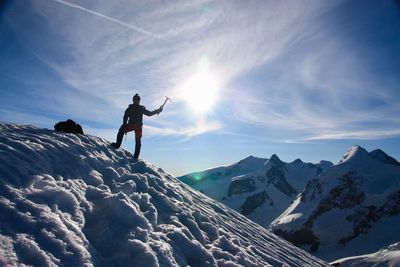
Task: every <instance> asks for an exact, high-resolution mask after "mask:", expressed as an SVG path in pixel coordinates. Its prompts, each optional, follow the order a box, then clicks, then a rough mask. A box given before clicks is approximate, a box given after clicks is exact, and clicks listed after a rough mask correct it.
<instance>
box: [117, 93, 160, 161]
mask: <svg viewBox="0 0 400 267" xmlns="http://www.w3.org/2000/svg"><path fill="white" fill-rule="evenodd" d="M132 100H133V104H130V105H129V106H128V108H127V109H126V110H125V113H124V119H123V123H122V125H121V127H120V128H119V131H118V134H117V141H116V142H115V143H112V144H111V145H112V146H113V147H114V148H117V149H118V148H119V147H120V146H121V143H122V139H123V137H124V134H125V133H128V132H131V131H135V153H134V155H133V157H134V158H135V159H138V158H139V154H140V148H141V146H142V143H141V139H142V126H143V114H144V115H146V116H153V115H155V114H159V113H160V112H162V111H163V107H162V106H161V107H160V108H158V109H156V110H153V111H148V110H147V109H146V108H145V107H144V106H141V105H139V103H140V96H139V95H138V94H135V95H134V96H133V98H132Z"/></svg>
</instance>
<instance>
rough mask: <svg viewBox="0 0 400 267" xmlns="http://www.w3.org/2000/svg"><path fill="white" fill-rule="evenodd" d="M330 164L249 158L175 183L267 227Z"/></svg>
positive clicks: (276, 157)
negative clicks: (186, 185) (191, 188)
mask: <svg viewBox="0 0 400 267" xmlns="http://www.w3.org/2000/svg"><path fill="white" fill-rule="evenodd" d="M332 165H333V164H332V163H331V162H328V161H321V162H320V163H318V164H312V163H304V162H302V161H301V160H300V159H297V160H295V161H293V162H291V163H285V162H283V161H281V160H280V159H279V157H278V156H277V155H275V154H274V155H272V156H271V157H270V158H269V159H266V158H257V157H253V156H250V157H248V158H245V159H243V160H241V161H239V162H237V163H235V164H232V165H229V166H225V167H218V168H213V169H209V170H206V171H202V172H195V173H191V174H188V175H185V176H181V177H179V179H180V180H181V181H183V182H185V183H187V184H189V185H191V186H192V187H194V188H195V189H197V190H199V191H201V192H203V193H204V194H206V195H207V196H209V197H212V198H214V199H216V200H218V201H220V202H222V203H224V204H225V205H227V206H228V207H230V208H232V209H234V210H236V211H238V212H240V213H242V214H243V215H245V216H246V217H248V218H250V219H251V220H253V221H254V222H256V223H258V224H260V225H262V226H264V227H267V226H268V225H269V224H270V223H271V222H272V221H273V220H274V219H276V218H277V217H278V216H279V215H280V214H281V213H282V212H284V211H285V210H286V209H287V207H288V206H289V205H290V204H291V202H292V201H293V200H294V199H295V198H296V196H297V195H298V194H299V193H300V192H301V191H302V190H303V189H304V187H305V186H306V184H307V183H308V181H309V180H311V179H315V178H317V177H318V175H319V174H321V173H322V172H323V171H324V170H325V169H327V168H329V167H330V166H332Z"/></svg>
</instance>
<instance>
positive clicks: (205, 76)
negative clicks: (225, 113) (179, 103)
mask: <svg viewBox="0 0 400 267" xmlns="http://www.w3.org/2000/svg"><path fill="white" fill-rule="evenodd" d="M218 91H219V85H218V81H217V79H216V78H215V77H214V75H213V74H212V73H210V71H209V70H208V64H207V63H203V64H200V67H199V70H198V72H197V73H196V74H194V75H193V76H192V77H190V78H189V79H188V80H187V81H186V82H185V83H184V85H183V86H182V87H181V89H180V96H181V99H182V100H183V101H185V103H186V104H187V105H188V106H189V107H190V109H191V110H193V111H194V112H195V113H197V114H205V113H208V112H210V111H211V110H212V109H213V107H214V104H215V103H216V102H217V99H218Z"/></svg>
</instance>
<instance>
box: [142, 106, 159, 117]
mask: <svg viewBox="0 0 400 267" xmlns="http://www.w3.org/2000/svg"><path fill="white" fill-rule="evenodd" d="M161 111H162V108H161V107H160V108H158V109H155V110H153V111H149V110H147V109H146V108H143V114H144V115H146V116H153V115H155V114H159V113H160V112H161Z"/></svg>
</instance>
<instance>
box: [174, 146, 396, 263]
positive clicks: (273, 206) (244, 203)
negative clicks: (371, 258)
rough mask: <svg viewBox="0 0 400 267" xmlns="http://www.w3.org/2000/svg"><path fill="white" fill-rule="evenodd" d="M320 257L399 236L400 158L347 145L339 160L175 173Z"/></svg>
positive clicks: (368, 249) (355, 251) (256, 162)
mask: <svg viewBox="0 0 400 267" xmlns="http://www.w3.org/2000/svg"><path fill="white" fill-rule="evenodd" d="M180 179H181V180H182V181H184V182H185V183H188V184H190V185H191V186H192V187H194V188H196V189H198V190H200V191H202V192H203V193H204V194H206V195H208V196H210V197H213V198H214V199H216V200H218V201H221V202H222V203H224V204H225V205H227V206H229V207H231V208H233V209H235V210H236V211H238V212H240V213H242V214H244V215H246V216H247V217H248V218H250V219H252V220H253V221H255V222H257V223H259V224H261V225H262V226H264V227H266V228H268V229H270V230H272V231H273V232H274V233H275V234H277V235H279V236H282V237H284V238H285V239H287V240H288V241H290V242H292V243H293V244H295V245H297V246H299V247H302V248H303V249H306V250H309V251H310V252H312V253H313V254H314V255H316V256H318V257H320V258H322V259H324V260H328V261H331V260H336V259H339V258H343V257H348V256H354V255H360V254H369V253H373V252H376V251H377V250H379V249H381V248H385V247H387V246H388V245H390V244H394V243H396V242H398V241H400V231H399V230H398V229H399V227H398V226H399V225H400V216H399V215H400V163H399V162H398V161H397V160H396V159H394V158H392V157H390V156H389V155H387V154H386V153H385V152H383V151H382V150H379V149H378V150H374V151H372V152H367V151H366V150H365V149H364V148H362V147H360V146H353V147H351V148H350V149H349V150H348V151H347V152H346V153H345V154H344V155H343V157H342V159H341V160H340V161H339V162H338V163H337V164H335V165H334V164H332V163H330V162H327V161H321V162H320V163H318V164H312V163H304V162H302V161H301V160H299V159H297V160H295V161H293V162H291V163H285V162H282V161H281V160H279V158H278V156H276V155H272V156H271V158H270V159H262V158H255V157H249V158H246V159H244V160H242V161H240V162H238V163H235V164H233V165H230V166H226V167H219V168H214V169H209V170H206V171H203V172H197V173H192V174H188V175H185V176H182V177H180Z"/></svg>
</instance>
